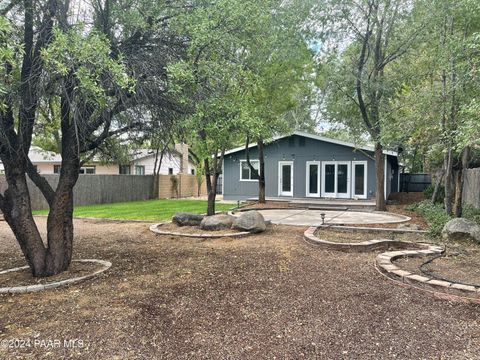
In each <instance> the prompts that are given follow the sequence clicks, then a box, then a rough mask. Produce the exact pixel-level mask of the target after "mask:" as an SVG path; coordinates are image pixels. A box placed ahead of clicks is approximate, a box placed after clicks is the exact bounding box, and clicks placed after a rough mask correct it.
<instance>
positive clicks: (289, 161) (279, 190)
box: [277, 160, 294, 197]
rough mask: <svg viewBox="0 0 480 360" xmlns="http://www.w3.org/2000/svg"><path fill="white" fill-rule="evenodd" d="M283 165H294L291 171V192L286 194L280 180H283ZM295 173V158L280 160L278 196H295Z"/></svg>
mask: <svg viewBox="0 0 480 360" xmlns="http://www.w3.org/2000/svg"><path fill="white" fill-rule="evenodd" d="M282 165H290V166H291V167H292V170H291V171H290V186H291V190H292V191H291V192H290V194H285V193H283V191H282V183H281V182H280V180H282ZM293 174H294V162H293V160H288V161H285V160H282V161H279V162H278V180H277V182H278V184H277V186H278V196H285V197H293V194H294V191H293V185H294V184H293Z"/></svg>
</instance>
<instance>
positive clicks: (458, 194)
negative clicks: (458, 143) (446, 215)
mask: <svg viewBox="0 0 480 360" xmlns="http://www.w3.org/2000/svg"><path fill="white" fill-rule="evenodd" d="M469 158H470V148H469V147H468V146H467V147H466V148H465V149H463V152H462V159H461V164H460V167H459V169H458V172H457V176H456V181H455V204H454V206H453V214H454V215H455V217H462V211H463V206H462V200H463V184H464V183H465V170H466V169H467V168H468V162H469Z"/></svg>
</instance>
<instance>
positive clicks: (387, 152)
mask: <svg viewBox="0 0 480 360" xmlns="http://www.w3.org/2000/svg"><path fill="white" fill-rule="evenodd" d="M292 135H297V136H303V137H306V138H309V139H314V140H319V141H324V142H328V143H331V144H337V145H342V146H347V147H351V148H354V149H360V150H365V151H372V152H373V151H375V148H374V147H373V146H365V145H357V144H355V143H351V142H347V141H342V140H337V139H331V138H328V137H325V136H321V135H316V134H310V133H307V132H304V131H298V130H297V131H294V132H293V133H291V134H287V135H281V136H275V137H274V138H273V139H272V141H276V140H280V139H283V138H287V137H289V136H292ZM256 146H257V144H255V143H253V144H250V145H249V146H248V147H249V148H253V147H256ZM242 150H245V146H239V147H236V148H234V149H230V150H228V151H225V155H228V154H233V153H236V152H239V151H242ZM383 153H384V154H385V155H391V156H398V153H397V152H396V151H391V150H383Z"/></svg>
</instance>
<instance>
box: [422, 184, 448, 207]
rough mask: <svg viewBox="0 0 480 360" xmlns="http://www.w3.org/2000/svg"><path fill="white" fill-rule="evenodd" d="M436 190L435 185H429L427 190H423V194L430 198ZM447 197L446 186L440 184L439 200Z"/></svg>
mask: <svg viewBox="0 0 480 360" xmlns="http://www.w3.org/2000/svg"><path fill="white" fill-rule="evenodd" d="M434 191H435V185H428V186H427V187H426V188H425V190H423V196H424V197H425V199H427V200H430V199H431V198H432V196H433V192H434ZM444 197H445V187H443V186H440V189H439V190H438V200H437V202H439V203H440V202H441V201H442V199H443V198H444Z"/></svg>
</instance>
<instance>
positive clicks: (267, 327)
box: [0, 219, 480, 359]
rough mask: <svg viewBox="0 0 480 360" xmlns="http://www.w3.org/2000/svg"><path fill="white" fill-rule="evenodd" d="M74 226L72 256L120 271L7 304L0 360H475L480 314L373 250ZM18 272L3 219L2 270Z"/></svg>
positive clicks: (281, 229)
mask: <svg viewBox="0 0 480 360" xmlns="http://www.w3.org/2000/svg"><path fill="white" fill-rule="evenodd" d="M39 223H41V224H42V225H44V219H39ZM75 224H76V231H77V233H76V234H77V236H76V243H75V254H74V257H75V258H98V259H105V260H109V261H111V262H112V263H113V266H112V268H111V269H110V270H108V271H107V272H106V273H105V274H103V275H102V276H101V277H99V278H97V279H95V280H91V281H88V282H85V283H82V284H79V285H74V286H71V287H68V288H61V289H57V290H51V291H47V292H43V293H34V294H23V295H14V296H11V295H3V296H0V311H1V318H0V359H60V358H73V359H154V358H157V359H159V358H162V359H201V358H202V359H203V358H210V359H219V358H221V359H266V358H268V359H275V358H276V359H302V358H305V359H315V358H317V359H372V358H373V359H390V358H400V359H419V358H422V359H473V358H478V354H479V351H480V307H479V306H476V305H471V304H463V303H450V302H447V301H444V300H438V299H435V298H433V297H431V295H428V294H426V293H422V292H417V291H415V290H412V289H406V288H402V287H399V286H396V285H395V284H393V283H392V282H390V281H389V280H386V279H385V278H384V277H382V276H381V275H379V274H378V273H377V272H376V270H375V269H374V267H373V260H374V257H375V255H376V254H375V253H371V254H355V253H348V254H347V253H341V252H328V251H322V250H319V249H317V248H315V247H312V246H310V245H308V244H307V243H305V242H304V241H303V240H302V233H303V231H304V230H305V229H304V228H292V227H285V226H277V227H272V228H271V229H270V230H268V232H267V233H266V234H263V235H255V236H251V237H246V238H241V239H217V240H207V241H205V240H203V241H202V240H199V239H192V238H172V237H167V236H156V235H154V234H153V233H151V232H150V231H149V230H148V224H142V223H112V222H101V221H86V220H83V221H81V220H76V222H75ZM23 264H24V261H23V259H22V257H21V254H20V251H19V248H18V246H17V245H16V243H15V242H14V239H13V236H12V234H11V233H10V231H9V229H8V227H7V226H6V224H5V223H4V222H0V268H3V269H4V268H9V267H13V266H18V265H23ZM15 339H17V340H19V341H17V342H15V341H14V340H15ZM57 340H58V342H55V341H57ZM64 341H67V343H65V342H64ZM69 341H70V342H69ZM59 343H60V345H59V346H58V347H57V346H56V345H55V344H59ZM26 344H27V345H26ZM28 344H30V345H28ZM75 344H76V345H75ZM21 345H23V348H21V349H18V348H17V349H12V348H9V347H15V346H21Z"/></svg>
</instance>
